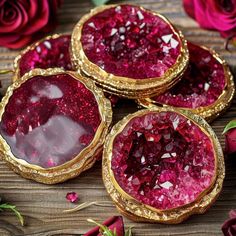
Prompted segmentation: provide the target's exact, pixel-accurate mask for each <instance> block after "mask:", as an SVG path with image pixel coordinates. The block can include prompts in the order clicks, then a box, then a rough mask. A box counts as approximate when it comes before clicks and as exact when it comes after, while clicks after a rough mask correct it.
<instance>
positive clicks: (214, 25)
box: [183, 0, 236, 38]
mask: <svg viewBox="0 0 236 236" xmlns="http://www.w3.org/2000/svg"><path fill="white" fill-rule="evenodd" d="M183 5H184V8H185V11H186V12H187V13H188V15H189V16H191V17H192V18H193V19H195V20H196V21H197V22H198V23H199V25H200V26H201V27H202V28H205V29H212V30H217V31H219V32H220V33H221V35H222V36H223V37H229V38H232V37H233V36H234V35H236V0H183Z"/></svg>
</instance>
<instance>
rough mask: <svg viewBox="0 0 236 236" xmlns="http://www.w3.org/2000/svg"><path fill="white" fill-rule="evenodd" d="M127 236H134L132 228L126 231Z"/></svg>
mask: <svg viewBox="0 0 236 236" xmlns="http://www.w3.org/2000/svg"><path fill="white" fill-rule="evenodd" d="M125 236H132V227H130V228H128V229H127V230H126V231H125Z"/></svg>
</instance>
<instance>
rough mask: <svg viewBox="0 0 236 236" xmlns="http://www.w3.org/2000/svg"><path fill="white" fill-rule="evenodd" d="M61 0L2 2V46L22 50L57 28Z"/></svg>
mask: <svg viewBox="0 0 236 236" xmlns="http://www.w3.org/2000/svg"><path fill="white" fill-rule="evenodd" d="M60 3H61V0H17V1H15V0H0V46H4V47H8V48H14V49H15V48H21V47H23V46H25V45H27V44H29V43H31V42H32V41H35V40H37V39H39V38H40V37H42V36H43V35H44V34H45V33H48V32H49V31H51V30H52V29H53V28H54V27H55V26H56V12H57V9H58V7H59V5H60Z"/></svg>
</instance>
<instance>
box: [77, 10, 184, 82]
mask: <svg viewBox="0 0 236 236" xmlns="http://www.w3.org/2000/svg"><path fill="white" fill-rule="evenodd" d="M81 42H82V47H83V50H84V52H85V54H86V56H87V57H88V59H89V60H90V61H91V62H93V63H94V64H96V65H98V66H99V67H100V68H102V69H103V70H105V71H106V72H108V73H111V74H113V75H116V76H123V77H128V78H133V79H145V78H156V77H160V76H162V75H163V74H164V73H165V72H166V71H167V70H168V69H169V68H170V67H171V66H173V65H174V64H175V62H176V60H177V57H178V56H179V55H180V48H181V43H180V41H179V38H178V36H177V35H176V34H175V33H174V31H173V29H172V28H171V26H170V24H168V23H167V22H166V21H165V20H164V19H162V18H161V17H160V16H158V15H155V14H154V13H152V12H149V11H147V10H143V9H142V8H140V7H138V6H132V5H121V6H116V7H111V8H109V9H106V10H104V11H102V12H100V13H97V14H95V15H94V16H92V17H91V18H89V20H87V21H86V22H85V23H84V24H83V29H82V36H81Z"/></svg>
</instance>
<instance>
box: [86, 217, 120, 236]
mask: <svg viewBox="0 0 236 236" xmlns="http://www.w3.org/2000/svg"><path fill="white" fill-rule="evenodd" d="M87 221H88V222H90V223H93V224H95V225H97V226H99V227H100V232H101V234H102V235H103V236H116V231H114V232H113V231H112V230H110V229H109V228H108V227H107V226H105V225H102V224H99V223H97V222H96V221H95V220H92V219H87Z"/></svg>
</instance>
